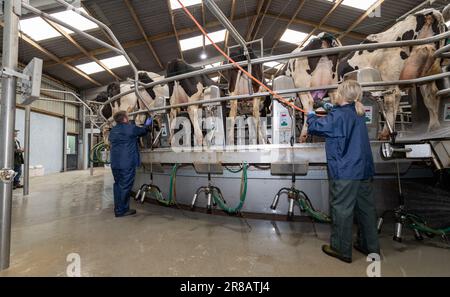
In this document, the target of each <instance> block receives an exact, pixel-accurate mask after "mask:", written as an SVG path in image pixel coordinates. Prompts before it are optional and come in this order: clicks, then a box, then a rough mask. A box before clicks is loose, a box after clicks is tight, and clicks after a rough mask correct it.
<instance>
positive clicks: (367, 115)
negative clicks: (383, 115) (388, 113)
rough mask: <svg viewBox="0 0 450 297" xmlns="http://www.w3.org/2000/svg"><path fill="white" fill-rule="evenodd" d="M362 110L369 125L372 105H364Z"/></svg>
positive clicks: (371, 120)
mask: <svg viewBox="0 0 450 297" xmlns="http://www.w3.org/2000/svg"><path fill="white" fill-rule="evenodd" d="M364 111H365V113H366V124H367V125H370V124H372V122H373V107H372V106H364Z"/></svg>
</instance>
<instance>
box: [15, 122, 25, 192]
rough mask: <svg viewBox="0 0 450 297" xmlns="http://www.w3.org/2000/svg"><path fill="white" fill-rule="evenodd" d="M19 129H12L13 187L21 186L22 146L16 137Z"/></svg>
mask: <svg viewBox="0 0 450 297" xmlns="http://www.w3.org/2000/svg"><path fill="white" fill-rule="evenodd" d="M19 132H20V131H19V130H14V171H15V172H16V176H15V177H14V184H13V189H14V190H15V189H18V188H23V186H22V185H21V184H20V177H21V176H22V165H23V163H24V160H23V148H22V147H21V145H20V141H19V139H18V138H17V137H18V135H19Z"/></svg>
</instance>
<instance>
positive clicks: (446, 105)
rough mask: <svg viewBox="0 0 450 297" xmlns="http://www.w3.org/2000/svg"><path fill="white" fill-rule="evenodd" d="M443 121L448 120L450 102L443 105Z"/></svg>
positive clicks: (449, 117) (449, 116)
mask: <svg viewBox="0 0 450 297" xmlns="http://www.w3.org/2000/svg"><path fill="white" fill-rule="evenodd" d="M444 121H445V122H450V103H446V104H445V105H444Z"/></svg>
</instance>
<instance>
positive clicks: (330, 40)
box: [317, 32, 342, 48]
mask: <svg viewBox="0 0 450 297" xmlns="http://www.w3.org/2000/svg"><path fill="white" fill-rule="evenodd" d="M317 38H318V39H320V40H321V41H322V48H330V47H339V46H342V44H341V42H340V41H339V40H338V39H337V38H336V37H335V36H334V35H333V34H330V33H327V32H322V33H320V34H319V35H317Z"/></svg>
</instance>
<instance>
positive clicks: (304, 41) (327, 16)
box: [298, 0, 344, 47]
mask: <svg viewBox="0 0 450 297" xmlns="http://www.w3.org/2000/svg"><path fill="white" fill-rule="evenodd" d="M342 2H344V0H337V1H336V2H335V3H334V5H333V7H332V8H331V9H330V10H329V11H328V13H327V14H326V15H325V16H324V17H323V18H322V20H321V21H320V23H319V24H318V25H317V26H314V29H312V31H311V32H309V34H308V35H307V36H306V37H305V38H304V39H303V41H302V42H301V43H300V44H299V46H298V47H302V46H304V45H305V43H306V42H307V41H308V39H309V38H311V36H313V34H314V33H315V32H316V30H318V29H320V28H322V26H323V24H325V22H326V21H327V20H328V19H329V18H330V16H331V15H332V14H333V12H335V10H336V9H337V8H338V7H339V5H341V3H342Z"/></svg>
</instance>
